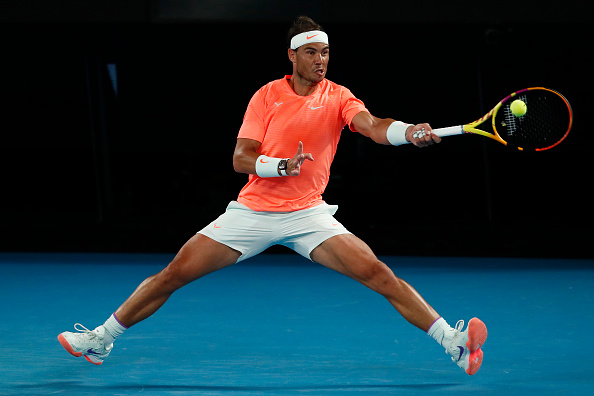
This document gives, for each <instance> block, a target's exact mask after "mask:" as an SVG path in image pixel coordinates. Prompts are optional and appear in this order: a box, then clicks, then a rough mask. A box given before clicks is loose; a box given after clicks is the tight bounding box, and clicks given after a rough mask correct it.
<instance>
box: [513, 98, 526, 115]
mask: <svg viewBox="0 0 594 396" xmlns="http://www.w3.org/2000/svg"><path fill="white" fill-rule="evenodd" d="M509 109H510V110H511V112H512V114H513V115H515V116H516V117H522V116H523V115H524V114H526V111H527V110H528V108H527V107H526V103H524V102H523V101H522V100H520V99H516V100H514V101H513V102H512V103H511V105H510V106H509Z"/></svg>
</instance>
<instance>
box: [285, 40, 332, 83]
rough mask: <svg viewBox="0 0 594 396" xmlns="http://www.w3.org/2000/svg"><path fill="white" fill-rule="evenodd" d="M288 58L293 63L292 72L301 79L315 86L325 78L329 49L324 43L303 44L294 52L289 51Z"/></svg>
mask: <svg viewBox="0 0 594 396" xmlns="http://www.w3.org/2000/svg"><path fill="white" fill-rule="evenodd" d="M289 58H290V59H291V61H292V62H293V70H294V71H296V72H297V74H298V75H299V76H300V77H301V78H302V79H304V80H306V81H308V82H310V83H311V84H317V83H319V82H321V81H322V80H323V79H324V77H325V76H326V71H327V70H328V60H329V58H330V49H329V47H328V44H324V43H311V44H305V45H302V46H301V47H299V48H297V50H295V51H293V50H291V51H290V52H289Z"/></svg>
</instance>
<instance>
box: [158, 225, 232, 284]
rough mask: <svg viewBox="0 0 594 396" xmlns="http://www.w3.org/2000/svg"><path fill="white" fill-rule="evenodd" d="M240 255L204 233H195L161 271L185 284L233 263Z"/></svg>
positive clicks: (175, 280)
mask: <svg viewBox="0 0 594 396" xmlns="http://www.w3.org/2000/svg"><path fill="white" fill-rule="evenodd" d="M240 255H241V253H240V252H238V251H237V250H234V249H231V248H230V247H228V246H226V245H224V244H222V243H220V242H217V241H215V240H213V239H211V238H209V237H207V236H205V235H202V234H196V235H194V236H193V237H192V238H190V239H189V240H188V241H187V242H186V243H185V244H184V246H182V248H181V249H180V250H179V252H178V253H177V255H176V256H175V258H174V259H173V261H172V262H171V263H170V264H169V265H168V266H167V268H165V270H164V271H163V272H164V275H167V276H168V277H170V278H171V280H172V281H174V282H178V283H180V284H186V283H189V282H191V281H193V280H196V279H198V278H200V277H202V276H204V275H207V274H209V273H211V272H214V271H217V270H219V269H222V268H224V267H227V266H229V265H231V264H234V263H235V262H237V259H238V258H239V256H240Z"/></svg>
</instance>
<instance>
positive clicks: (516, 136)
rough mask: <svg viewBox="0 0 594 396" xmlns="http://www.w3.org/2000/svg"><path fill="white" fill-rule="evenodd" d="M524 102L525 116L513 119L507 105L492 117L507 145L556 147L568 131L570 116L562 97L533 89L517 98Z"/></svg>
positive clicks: (535, 147)
mask: <svg viewBox="0 0 594 396" xmlns="http://www.w3.org/2000/svg"><path fill="white" fill-rule="evenodd" d="M518 98H519V99H520V100H522V101H524V103H526V107H527V111H526V114H525V115H523V116H521V117H516V116H514V115H513V114H512V112H511V110H510V108H509V103H506V104H504V105H503V108H502V110H503V111H502V112H499V113H498V114H497V117H496V118H495V127H496V129H497V132H498V133H499V134H500V136H501V137H502V138H503V140H505V141H506V142H507V143H508V144H509V145H512V146H518V147H522V148H524V149H529V150H530V149H542V148H547V147H550V146H553V145H555V144H556V143H558V142H559V141H560V140H562V139H563V138H564V137H565V135H566V134H567V132H568V129H569V126H570V122H571V113H570V110H569V108H568V106H567V104H566V102H565V100H563V98H561V97H560V96H559V95H557V94H555V93H554V92H550V91H544V90H536V91H528V92H526V93H523V94H521V95H518V96H517V97H515V98H514V100H515V99H518Z"/></svg>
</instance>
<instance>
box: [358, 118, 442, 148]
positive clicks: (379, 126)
mask: <svg viewBox="0 0 594 396" xmlns="http://www.w3.org/2000/svg"><path fill="white" fill-rule="evenodd" d="M394 121H395V120H393V119H392V118H377V117H374V116H372V115H371V114H370V113H368V112H367V111H361V112H360V113H358V114H357V115H356V116H355V117H353V120H352V121H351V123H352V126H353V127H354V129H355V130H356V131H357V132H359V133H361V134H362V135H364V136H367V137H368V138H370V139H372V140H373V141H374V142H376V143H379V144H386V145H388V144H390V142H389V141H388V138H387V137H386V134H387V131H388V127H389V126H390V125H391V124H392V123H393V122H394ZM421 129H424V130H425V136H423V137H421V138H418V137H416V135H415V132H417V131H420V130H421ZM405 136H406V140H407V141H409V142H411V143H412V144H414V145H415V146H417V147H426V146H430V145H432V144H434V143H439V142H441V138H440V137H439V136H437V135H435V134H433V133H431V126H430V125H429V124H427V123H423V124H417V125H411V126H409V127H408V128H407V130H406V134H405Z"/></svg>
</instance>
